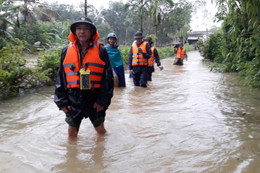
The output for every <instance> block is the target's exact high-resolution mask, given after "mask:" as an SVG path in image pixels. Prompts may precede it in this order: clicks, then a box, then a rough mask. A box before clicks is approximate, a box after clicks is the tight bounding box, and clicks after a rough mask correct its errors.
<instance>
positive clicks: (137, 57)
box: [132, 41, 148, 66]
mask: <svg viewBox="0 0 260 173" xmlns="http://www.w3.org/2000/svg"><path fill="white" fill-rule="evenodd" d="M146 44H147V43H146V42H143V43H142V44H141V45H140V46H139V47H138V46H137V44H136V41H135V42H134V43H133V45H132V52H133V59H132V66H147V65H148V60H147V59H145V58H144V56H143V54H142V53H138V48H141V49H142V51H143V53H147V50H146Z"/></svg>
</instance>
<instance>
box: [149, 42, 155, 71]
mask: <svg viewBox="0 0 260 173" xmlns="http://www.w3.org/2000/svg"><path fill="white" fill-rule="evenodd" d="M154 49H155V47H154V46H152V47H151V51H152V56H151V57H150V58H149V59H148V66H149V67H153V65H154Z"/></svg>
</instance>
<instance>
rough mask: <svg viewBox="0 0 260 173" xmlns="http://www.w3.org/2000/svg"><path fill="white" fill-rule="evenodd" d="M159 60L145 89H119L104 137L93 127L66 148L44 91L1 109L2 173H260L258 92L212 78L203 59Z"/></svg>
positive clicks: (63, 129)
mask: <svg viewBox="0 0 260 173" xmlns="http://www.w3.org/2000/svg"><path fill="white" fill-rule="evenodd" d="M188 56H189V59H188V61H185V62H184V63H185V64H184V66H173V65H172V63H173V59H172V58H169V59H164V60H162V65H163V66H164V67H165V69H164V70H163V71H159V70H158V68H156V72H155V73H153V81H152V82H150V83H149V86H148V88H147V89H145V88H140V87H135V86H133V82H132V79H129V78H128V74H126V76H127V77H126V79H127V87H126V88H125V89H121V88H115V93H114V97H113V100H112V104H111V106H110V108H109V110H108V111H107V117H106V122H105V126H106V129H107V131H108V133H107V135H106V136H104V137H101V136H98V135H97V134H96V132H95V130H94V129H93V127H92V124H91V123H90V121H89V120H88V119H85V120H83V122H82V125H81V129H80V131H79V138H78V140H77V141H74V142H72V141H68V140H67V124H66V123H65V121H64V118H65V115H64V114H63V113H62V112H60V111H59V110H58V108H57V107H56V105H55V104H54V102H53V93H54V87H46V88H42V89H40V90H38V91H37V92H36V91H32V93H27V94H24V95H23V96H20V97H16V98H12V99H8V100H5V101H1V104H0V110H1V111H0V133H1V138H0V153H1V154H0V165H1V166H0V172H1V173H17V172H19V173H49V172H59V173H68V172H77V173H81V172H82V173H97V172H98V173H168V172H169V173H172V172H174V173H175V172H181V173H183V172H184V173H200V172H205V173H211V172H212V173H215V172H223V173H226V172H232V173H241V172H245V173H256V172H260V164H259V163H260V90H259V89H251V88H247V87H242V86H241V85H239V84H238V83H237V81H238V78H237V77H236V76H235V75H233V74H220V73H213V72H210V70H209V69H208V65H207V64H205V63H203V62H202V61H201V59H202V57H201V56H200V55H199V53H198V52H190V53H188Z"/></svg>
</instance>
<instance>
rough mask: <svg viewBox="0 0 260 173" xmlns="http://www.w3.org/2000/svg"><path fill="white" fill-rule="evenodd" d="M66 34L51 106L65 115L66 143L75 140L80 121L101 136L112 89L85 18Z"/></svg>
mask: <svg viewBox="0 0 260 173" xmlns="http://www.w3.org/2000/svg"><path fill="white" fill-rule="evenodd" d="M70 30H71V33H70V35H69V36H68V39H69V40H70V43H69V45H68V46H66V47H65V48H63V50H62V53H61V60H60V67H59V71H58V75H57V81H56V87H55V95H54V102H55V103H56V104H57V106H58V107H59V109H60V110H62V111H63V112H64V113H65V114H66V119H65V121H66V122H67V123H68V125H69V127H68V136H69V138H70V139H72V138H76V137H77V135H78V131H79V128H80V124H81V121H82V119H83V118H89V119H90V121H91V122H92V124H93V126H94V128H95V130H96V131H97V133H98V134H104V133H106V129H105V127H104V121H105V116H106V110H107V109H108V107H109V105H110V103H111V99H112V96H113V89H114V79H113V72H112V67H111V65H110V60H109V56H108V53H107V51H106V49H105V48H104V46H103V45H102V43H100V42H98V39H99V33H98V31H97V29H96V27H95V26H94V24H93V23H92V21H91V20H90V19H89V18H87V17H85V16H82V17H78V18H77V19H76V21H75V22H74V23H72V25H71V26H70Z"/></svg>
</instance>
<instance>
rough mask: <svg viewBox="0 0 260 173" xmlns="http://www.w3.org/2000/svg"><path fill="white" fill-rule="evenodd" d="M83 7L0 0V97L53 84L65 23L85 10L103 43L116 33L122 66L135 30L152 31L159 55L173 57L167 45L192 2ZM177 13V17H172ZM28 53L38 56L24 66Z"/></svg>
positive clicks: (184, 23)
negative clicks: (31, 64)
mask: <svg viewBox="0 0 260 173" xmlns="http://www.w3.org/2000/svg"><path fill="white" fill-rule="evenodd" d="M140 6H141V7H142V8H139V7H140ZM84 7H85V4H82V9H79V10H75V8H74V7H73V6H69V5H63V4H47V3H40V2H37V1H23V0H20V2H19V3H17V0H0V97H1V98H6V97H10V96H16V95H17V94H19V91H20V90H25V89H29V88H33V87H40V86H46V85H53V84H54V82H55V78H56V74H57V70H58V67H59V61H60V53H61V50H62V48H63V47H64V46H65V45H67V44H68V43H69V42H68V39H67V36H68V35H69V33H70V25H71V23H72V22H73V21H74V19H75V18H76V17H78V16H80V15H84V14H86V13H87V15H88V17H89V18H91V19H92V21H93V23H94V24H95V25H96V27H97V29H98V31H99V34H100V36H101V37H100V41H101V42H103V43H104V44H106V36H107V34H108V33H110V32H115V33H116V34H117V35H118V38H119V40H118V42H119V44H120V47H119V48H120V50H121V53H122V56H123V61H124V65H125V67H126V66H127V61H128V54H129V50H130V45H131V44H132V42H133V41H134V39H133V35H134V33H135V32H136V31H137V30H140V31H143V33H144V35H148V34H149V35H153V38H154V40H155V44H156V46H157V47H158V50H159V53H160V56H161V57H162V58H163V57H167V56H172V55H173V48H171V46H169V45H171V44H172V43H171V42H172V38H174V37H179V38H184V35H183V34H185V32H186V33H187V31H188V30H189V27H187V26H188V25H189V23H190V19H191V12H192V11H191V8H192V4H190V3H188V2H186V1H182V2H173V1H172V0H167V1H163V0H155V1H151V0H145V1H135V0H129V1H128V2H127V3H125V4H122V3H119V2H115V3H114V2H112V3H110V6H109V8H107V9H101V10H100V11H99V10H97V9H95V8H94V7H93V6H87V10H88V11H85V8H84ZM137 7H138V8H137ZM162 9H165V10H162ZM176 17H178V19H179V20H180V21H181V22H178V21H176V20H173V19H174V18H176ZM122 19H123V20H122ZM169 28H170V29H169ZM157 38H162V39H160V40H159V39H157ZM171 49H172V50H171ZM30 54H37V55H38V56H37V57H36V58H37V61H36V62H37V63H36V64H35V65H34V66H33V67H30V66H28V65H27V64H28V63H29V62H28V61H29V58H28V57H29V56H28V55H30Z"/></svg>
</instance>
